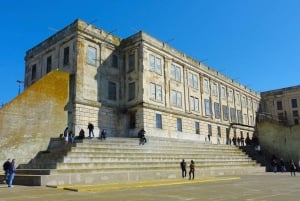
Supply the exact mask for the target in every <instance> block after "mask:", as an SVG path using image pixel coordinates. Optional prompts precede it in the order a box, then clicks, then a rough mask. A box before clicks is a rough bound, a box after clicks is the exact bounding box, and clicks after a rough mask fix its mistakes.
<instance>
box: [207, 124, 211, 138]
mask: <svg viewBox="0 0 300 201" xmlns="http://www.w3.org/2000/svg"><path fill="white" fill-rule="evenodd" d="M207 132H208V135H210V136H212V128H211V125H210V124H208V125H207Z"/></svg>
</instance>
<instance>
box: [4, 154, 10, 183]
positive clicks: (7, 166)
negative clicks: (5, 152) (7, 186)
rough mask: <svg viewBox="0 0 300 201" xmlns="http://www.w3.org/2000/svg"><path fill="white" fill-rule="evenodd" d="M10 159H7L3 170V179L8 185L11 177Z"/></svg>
mask: <svg viewBox="0 0 300 201" xmlns="http://www.w3.org/2000/svg"><path fill="white" fill-rule="evenodd" d="M10 163H11V162H10V159H7V161H5V162H4V163H3V170H4V178H3V183H7V182H8V175H9V167H10Z"/></svg>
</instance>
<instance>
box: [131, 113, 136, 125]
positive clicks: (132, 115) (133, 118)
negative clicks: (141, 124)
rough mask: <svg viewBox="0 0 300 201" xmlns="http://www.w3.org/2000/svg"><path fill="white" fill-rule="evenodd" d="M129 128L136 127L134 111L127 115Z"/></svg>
mask: <svg viewBox="0 0 300 201" xmlns="http://www.w3.org/2000/svg"><path fill="white" fill-rule="evenodd" d="M129 118H130V119H129V128H135V127H136V125H135V124H136V111H133V112H130V113H129Z"/></svg>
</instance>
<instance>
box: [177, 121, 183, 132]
mask: <svg viewBox="0 0 300 201" xmlns="http://www.w3.org/2000/svg"><path fill="white" fill-rule="evenodd" d="M177 131H182V119H181V118H177Z"/></svg>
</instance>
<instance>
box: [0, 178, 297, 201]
mask: <svg viewBox="0 0 300 201" xmlns="http://www.w3.org/2000/svg"><path fill="white" fill-rule="evenodd" d="M62 187H65V188H67V187H69V189H70V190H62ZM76 189H77V190H76ZM0 200H1V201H27V200H30V201H41V200H42V201H52V200H53V201H54V200H55V201H58V200H70V201H71V200H72V201H83V200H89V201H93V200H105V201H108V200H109V201H127V200H128V201H132V200H134V201H138V200H141V201H152V200H153V201H154V200H155V201H158V200H163V201H177V200H178V201H184V200H201V201H212V200H213V201H227V200H239V201H241V200H247V201H253V200H259V201H279V200H280V201H282V200H284V201H289V200H293V201H300V175H296V177H291V176H290V174H289V173H283V174H282V173H276V174H275V173H263V174H255V175H247V176H239V177H237V176H233V177H209V178H196V179H195V180H191V181H190V180H186V179H182V180H173V179H170V180H163V181H143V182H127V183H126V184H125V183H124V182H123V183H114V184H105V185H104V186H103V184H99V185H98V186H97V185H92V186H86V185H85V186H80V185H77V186H58V188H50V187H32V186H14V187H13V188H7V186H6V185H4V184H1V185H0Z"/></svg>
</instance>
